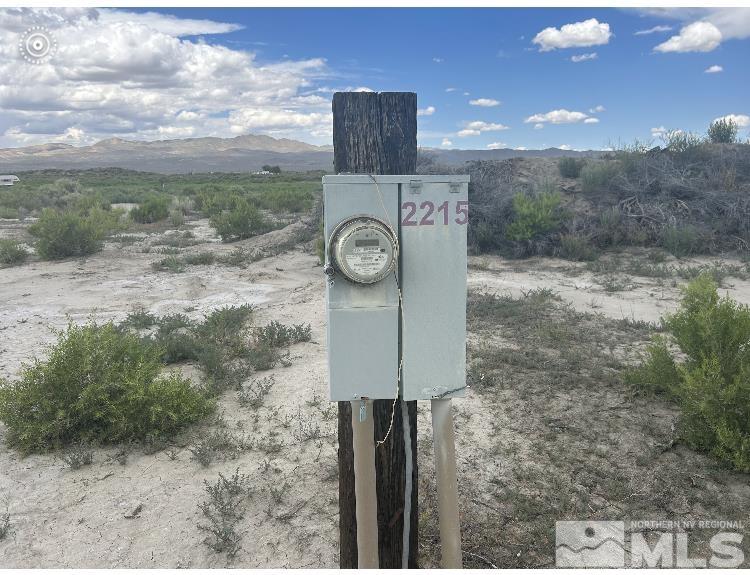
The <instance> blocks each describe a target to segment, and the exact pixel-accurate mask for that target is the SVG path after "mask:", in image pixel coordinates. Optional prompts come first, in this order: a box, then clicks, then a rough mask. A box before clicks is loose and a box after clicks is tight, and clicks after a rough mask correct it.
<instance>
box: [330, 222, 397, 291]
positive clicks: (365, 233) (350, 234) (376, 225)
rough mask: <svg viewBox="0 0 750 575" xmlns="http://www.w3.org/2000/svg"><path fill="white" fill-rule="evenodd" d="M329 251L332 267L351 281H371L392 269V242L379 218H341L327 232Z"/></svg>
mask: <svg viewBox="0 0 750 575" xmlns="http://www.w3.org/2000/svg"><path fill="white" fill-rule="evenodd" d="M329 254H330V255H331V257H332V260H333V262H332V263H333V265H334V267H335V268H336V269H337V270H338V271H339V272H341V274H343V275H344V277H346V278H347V279H349V280H350V281H353V282H355V283H365V284H368V283H375V282H378V281H380V280H382V279H383V278H384V277H385V276H387V275H388V274H389V273H390V272H391V271H392V270H393V267H394V265H395V262H396V242H395V240H394V238H393V235H392V233H391V231H390V229H389V228H388V226H387V225H385V224H384V223H383V222H381V221H380V220H377V219H375V218H370V217H364V216H362V217H356V218H351V219H349V220H345V221H344V222H342V223H341V224H339V226H338V227H337V228H336V230H334V232H333V234H331V243H330V245H329Z"/></svg>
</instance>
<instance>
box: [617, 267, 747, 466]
mask: <svg viewBox="0 0 750 575" xmlns="http://www.w3.org/2000/svg"><path fill="white" fill-rule="evenodd" d="M663 323H664V327H665V329H666V330H667V332H668V333H669V335H670V341H667V340H665V339H663V338H662V339H657V340H655V342H654V343H653V344H652V345H651V347H650V348H649V350H648V356H647V360H646V361H645V362H644V363H643V365H641V366H640V367H639V368H637V369H635V370H633V371H632V372H631V373H630V374H629V376H628V378H629V380H630V381H631V382H634V383H636V384H637V385H639V386H641V387H644V388H647V389H652V390H654V391H659V392H665V393H668V394H669V395H670V396H672V397H673V398H674V399H675V400H676V401H677V402H678V403H679V405H680V407H681V411H682V413H681V417H680V432H681V435H682V437H683V438H684V441H685V442H686V443H687V444H688V445H690V446H691V447H693V448H695V449H698V450H701V451H706V452H709V453H712V454H713V455H715V456H716V457H718V458H720V459H721V460H723V461H725V462H727V463H728V464H730V465H732V466H733V467H735V468H736V469H739V470H742V471H745V472H750V347H749V346H748V345H747V342H748V341H749V340H750V308H749V307H748V306H746V305H744V304H739V303H737V302H735V301H733V300H732V299H730V298H729V297H724V298H720V297H719V295H718V292H717V286H716V283H715V282H714V281H713V279H712V278H711V277H710V276H709V275H708V274H703V275H701V276H700V277H698V278H697V279H696V280H694V281H692V282H691V283H690V284H689V285H688V286H687V287H686V288H685V289H684V292H683V298H682V301H681V303H680V308H679V310H678V311H677V312H676V313H675V314H672V315H668V316H667V317H666V318H665V319H664V320H663ZM669 343H674V345H676V347H677V348H678V349H679V352H680V355H679V357H678V356H677V354H676V353H675V352H673V351H672V350H671V349H670V347H669Z"/></svg>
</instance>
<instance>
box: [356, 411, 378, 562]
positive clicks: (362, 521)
mask: <svg viewBox="0 0 750 575" xmlns="http://www.w3.org/2000/svg"><path fill="white" fill-rule="evenodd" d="M351 403H352V447H353V448H354V496H355V497H356V499H357V565H358V567H359V568H360V569H377V568H378V567H380V563H379V561H378V499H377V493H376V491H375V421H374V419H373V417H372V401H371V400H369V399H366V400H362V401H352V402H351ZM363 406H364V408H365V409H364V410H362V411H361V414H362V416H363V417H360V410H361V408H362V407H363Z"/></svg>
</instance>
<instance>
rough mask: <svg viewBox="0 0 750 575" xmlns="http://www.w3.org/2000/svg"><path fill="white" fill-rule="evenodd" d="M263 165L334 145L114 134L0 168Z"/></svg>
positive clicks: (468, 156)
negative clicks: (148, 138) (132, 137)
mask: <svg viewBox="0 0 750 575" xmlns="http://www.w3.org/2000/svg"><path fill="white" fill-rule="evenodd" d="M422 150H423V153H426V154H429V155H432V156H434V157H435V159H436V161H438V162H439V163H442V164H447V165H449V166H452V167H457V166H460V165H462V164H463V163H464V162H467V161H469V160H477V159H483V160H485V159H486V160H502V159H507V158H513V157H526V158H529V157H561V156H579V155H589V156H590V155H596V154H598V152H594V151H589V152H574V151H569V150H561V149H559V148H549V149H547V150H510V149H503V150H439V149H433V148H423V149H422ZM265 164H270V165H278V166H280V167H281V169H282V170H285V171H307V170H325V171H332V170H333V149H332V147H331V146H314V145H312V144H306V143H304V142H299V141H297V140H289V139H285V138H272V137H270V136H262V135H253V134H248V135H245V136H237V137H236V138H188V139H181V140H158V141H154V142H144V141H132V140H123V139H120V138H110V139H107V140H102V141H100V142H97V143H96V144H93V145H91V146H71V145H69V144H61V143H51V144H42V145H37V146H28V147H25V148H5V149H0V172H3V173H12V172H15V171H26V170H44V169H63V170H74V169H89V168H124V169H131V170H139V171H146V172H157V173H162V174H185V173H190V172H252V171H255V170H259V169H260V168H261V166H263V165H265Z"/></svg>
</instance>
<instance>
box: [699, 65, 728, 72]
mask: <svg viewBox="0 0 750 575" xmlns="http://www.w3.org/2000/svg"><path fill="white" fill-rule="evenodd" d="M723 71H724V68H722V67H721V66H719V65H718V64H714V65H713V66H709V67H708V68H706V69H705V70H703V72H704V73H706V74H718V73H719V72H723Z"/></svg>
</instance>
